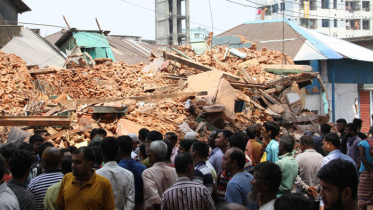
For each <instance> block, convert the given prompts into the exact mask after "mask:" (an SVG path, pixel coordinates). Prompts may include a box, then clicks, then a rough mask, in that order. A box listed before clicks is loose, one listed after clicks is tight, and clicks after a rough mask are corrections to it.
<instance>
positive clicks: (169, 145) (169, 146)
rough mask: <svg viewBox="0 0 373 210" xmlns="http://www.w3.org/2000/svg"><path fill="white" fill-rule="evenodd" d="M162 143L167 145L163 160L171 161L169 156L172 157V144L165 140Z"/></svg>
mask: <svg viewBox="0 0 373 210" xmlns="http://www.w3.org/2000/svg"><path fill="white" fill-rule="evenodd" d="M163 142H164V143H165V144H166V145H167V155H166V157H165V158H164V159H165V160H170V159H171V155H172V148H173V147H172V144H171V142H170V141H169V140H167V139H165V140H163Z"/></svg>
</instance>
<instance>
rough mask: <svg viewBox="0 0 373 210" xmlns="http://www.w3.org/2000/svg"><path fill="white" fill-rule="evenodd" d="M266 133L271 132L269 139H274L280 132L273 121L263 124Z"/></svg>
mask: <svg viewBox="0 0 373 210" xmlns="http://www.w3.org/2000/svg"><path fill="white" fill-rule="evenodd" d="M263 126H264V127H265V129H266V131H267V132H268V131H271V136H270V137H271V139H276V136H277V134H278V133H279V132H280V126H279V125H278V124H277V123H275V122H273V121H267V122H265V123H264V124H263Z"/></svg>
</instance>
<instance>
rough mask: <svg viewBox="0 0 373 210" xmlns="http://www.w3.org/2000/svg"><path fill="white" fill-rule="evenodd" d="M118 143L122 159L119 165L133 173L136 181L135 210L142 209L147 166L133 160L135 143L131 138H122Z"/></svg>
mask: <svg viewBox="0 0 373 210" xmlns="http://www.w3.org/2000/svg"><path fill="white" fill-rule="evenodd" d="M118 141H119V157H120V159H121V160H120V161H119V163H118V165H119V166H121V167H123V168H125V169H127V170H129V171H131V172H132V174H133V177H134V179H135V204H136V205H135V209H141V206H142V204H143V199H144V194H143V188H144V183H143V181H142V172H143V171H144V170H145V169H146V166H144V165H143V164H141V163H138V162H136V161H135V160H134V159H132V158H131V152H132V144H133V141H132V138H131V137H130V136H120V137H118Z"/></svg>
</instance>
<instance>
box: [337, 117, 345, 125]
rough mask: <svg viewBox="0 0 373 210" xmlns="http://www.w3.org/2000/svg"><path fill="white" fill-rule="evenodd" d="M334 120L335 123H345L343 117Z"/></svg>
mask: <svg viewBox="0 0 373 210" xmlns="http://www.w3.org/2000/svg"><path fill="white" fill-rule="evenodd" d="M336 122H337V123H343V124H344V125H347V121H346V120H345V119H343V118H341V119H338V120H337V121H336Z"/></svg>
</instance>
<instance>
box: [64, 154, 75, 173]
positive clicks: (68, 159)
mask: <svg viewBox="0 0 373 210" xmlns="http://www.w3.org/2000/svg"><path fill="white" fill-rule="evenodd" d="M72 164H73V159H72V156H71V155H67V156H64V157H63V158H62V159H61V172H62V173H63V174H67V173H70V172H71V171H72V170H71V165H72Z"/></svg>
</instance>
